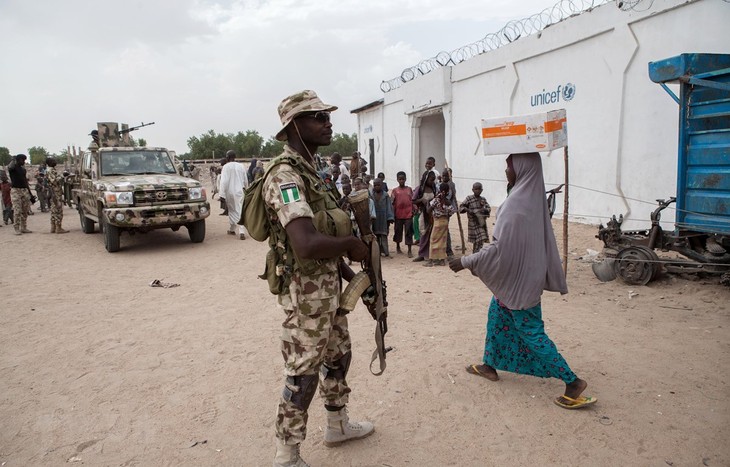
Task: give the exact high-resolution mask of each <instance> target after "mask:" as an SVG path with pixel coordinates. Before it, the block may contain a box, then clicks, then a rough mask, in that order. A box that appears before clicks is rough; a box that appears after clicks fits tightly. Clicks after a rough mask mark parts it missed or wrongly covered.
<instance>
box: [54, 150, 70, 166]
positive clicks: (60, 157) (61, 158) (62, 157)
mask: <svg viewBox="0 0 730 467" xmlns="http://www.w3.org/2000/svg"><path fill="white" fill-rule="evenodd" d="M54 157H55V158H56V162H58V163H59V164H63V163H65V162H66V161H67V160H69V159H70V157H69V153H68V149H61V151H60V152H59V153H58V154H56V155H54Z"/></svg>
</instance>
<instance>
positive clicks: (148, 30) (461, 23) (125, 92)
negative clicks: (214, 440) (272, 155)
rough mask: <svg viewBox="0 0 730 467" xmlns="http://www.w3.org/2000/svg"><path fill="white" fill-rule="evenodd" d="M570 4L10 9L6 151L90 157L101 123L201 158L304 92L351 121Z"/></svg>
mask: <svg viewBox="0 0 730 467" xmlns="http://www.w3.org/2000/svg"><path fill="white" fill-rule="evenodd" d="M555 3H557V0H521V1H519V2H516V1H513V0H453V1H448V0H447V1H444V0H421V1H415V0H369V1H352V0H296V1H295V0H268V1H267V0H240V1H229V0H220V1H218V2H216V1H209V0H169V1H162V0H157V1H154V0H145V1H142V0H128V1H115V2H110V1H105V0H96V1H90V0H64V1H57V0H41V1H28V0H0V31H2V35H3V39H2V40H1V41H0V58H1V59H2V62H1V63H2V73H0V146H5V147H7V148H8V149H9V150H10V153H11V154H16V153H20V152H27V150H28V148H29V147H32V146H43V147H45V148H46V149H47V150H48V151H49V152H51V153H58V152H60V151H61V150H62V149H64V148H66V146H68V145H76V146H82V147H86V145H87V144H88V142H89V137H88V136H87V134H88V133H89V131H90V130H91V129H93V128H95V127H96V122H97V121H114V122H125V123H128V124H130V125H139V124H140V123H141V122H152V121H154V122H156V123H155V125H154V126H151V127H149V128H144V129H142V130H139V131H137V132H135V133H133V136H134V137H135V138H140V137H141V138H145V139H146V140H147V142H148V144H150V145H155V146H166V147H168V148H170V149H174V150H176V151H177V152H178V153H185V152H187V151H188V146H187V139H188V138H189V137H191V136H200V135H201V134H203V133H205V132H207V131H208V130H214V131H215V132H217V133H228V132H233V133H235V132H237V131H245V130H257V131H258V132H259V133H260V134H261V135H262V136H263V137H264V138H265V139H268V138H269V137H270V136H272V135H274V134H275V133H276V132H277V131H278V130H279V125H280V123H279V120H278V115H277V113H276V106H277V105H278V104H279V102H280V101H281V99H282V98H283V97H285V96H287V95H289V94H292V93H294V92H297V91H299V90H302V89H314V90H316V91H317V93H318V94H319V95H320V97H321V98H322V99H323V100H324V101H325V102H326V103H330V104H334V105H338V106H339V107H340V110H339V111H337V112H335V114H334V115H333V124H334V131H335V132H338V133H342V132H344V133H354V132H356V129H357V119H356V118H355V116H354V115H352V114H350V110H352V109H354V108H357V107H360V106H362V105H365V104H367V103H369V102H372V101H374V100H377V99H380V98H382V97H383V94H382V92H381V91H380V83H381V81H383V80H388V79H391V78H393V77H395V76H398V75H400V73H401V71H402V70H403V69H405V68H407V67H409V66H412V65H416V64H417V63H418V62H419V61H420V60H423V59H426V58H429V57H432V56H434V55H436V54H437V53H438V52H440V51H442V50H445V51H451V50H453V49H455V48H457V47H460V46H462V45H466V44H469V43H471V42H475V41H477V40H479V39H481V38H483V37H484V36H485V35H487V34H488V33H492V32H496V31H497V30H499V29H500V28H501V27H502V26H504V25H505V23H506V22H507V21H509V20H512V19H521V18H524V17H527V16H530V15H532V14H535V13H538V12H540V11H541V10H543V9H545V8H547V7H551V6H553V5H554V4H555Z"/></svg>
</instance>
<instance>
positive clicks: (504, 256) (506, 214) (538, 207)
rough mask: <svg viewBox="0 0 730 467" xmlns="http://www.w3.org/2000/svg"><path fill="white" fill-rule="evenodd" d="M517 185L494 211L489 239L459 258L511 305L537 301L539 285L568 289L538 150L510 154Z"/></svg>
mask: <svg viewBox="0 0 730 467" xmlns="http://www.w3.org/2000/svg"><path fill="white" fill-rule="evenodd" d="M510 157H512V167H513V168H514V171H515V174H516V181H515V186H514V187H513V188H512V191H510V194H509V196H508V197H507V199H506V200H505V202H504V203H502V206H501V207H500V208H499V212H498V214H497V223H496V225H495V227H494V234H493V241H492V243H490V244H488V245H486V246H485V247H484V248H482V249H481V250H480V251H479V252H477V253H476V254H473V255H469V256H464V257H463V258H461V264H462V265H463V266H464V267H465V268H467V269H469V270H470V271H471V273H472V274H473V275H475V276H477V277H478V278H479V279H481V281H482V282H484V284H485V285H486V286H487V287H488V288H489V290H491V291H492V293H493V294H494V296H495V297H496V298H497V299H498V300H499V301H500V302H502V303H503V304H504V305H505V306H506V307H507V308H509V309H511V310H525V309H528V308H532V307H534V306H535V305H537V304H538V303H540V296H541V295H542V291H543V290H549V291H552V292H560V293H561V294H566V293H568V286H567V284H566V282H565V276H564V275H563V269H562V266H561V262H560V255H559V254H558V247H557V245H556V244H555V235H554V234H553V227H552V225H551V224H550V216H549V214H548V208H547V202H546V201H545V182H544V181H543V178H542V161H541V160H540V154H539V153H527V154H512V155H511V156H510Z"/></svg>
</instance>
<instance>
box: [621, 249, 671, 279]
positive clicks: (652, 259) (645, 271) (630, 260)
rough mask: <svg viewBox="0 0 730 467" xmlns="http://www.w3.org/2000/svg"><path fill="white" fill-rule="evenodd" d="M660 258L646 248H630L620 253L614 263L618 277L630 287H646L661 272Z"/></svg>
mask: <svg viewBox="0 0 730 467" xmlns="http://www.w3.org/2000/svg"><path fill="white" fill-rule="evenodd" d="M658 261H659V257H658V256H657V254H656V253H654V250H652V249H649V248H647V247H644V246H630V247H628V248H624V249H623V250H621V251H619V252H618V254H617V255H616V260H615V261H614V263H613V269H614V271H615V272H616V276H618V277H620V278H621V280H622V281H624V282H625V283H627V284H629V285H646V284H648V283H649V282H650V281H652V280H653V279H656V278H657V276H658V275H659V272H660V271H661V265H660V264H659V263H658Z"/></svg>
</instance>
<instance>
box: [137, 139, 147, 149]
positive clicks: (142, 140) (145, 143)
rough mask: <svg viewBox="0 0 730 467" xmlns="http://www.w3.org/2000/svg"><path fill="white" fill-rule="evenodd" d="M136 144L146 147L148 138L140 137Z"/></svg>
mask: <svg viewBox="0 0 730 467" xmlns="http://www.w3.org/2000/svg"><path fill="white" fill-rule="evenodd" d="M135 146H139V147H141V148H144V147H146V146H147V140H146V139H144V138H139V139H138V140H137V144H136V145H135Z"/></svg>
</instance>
